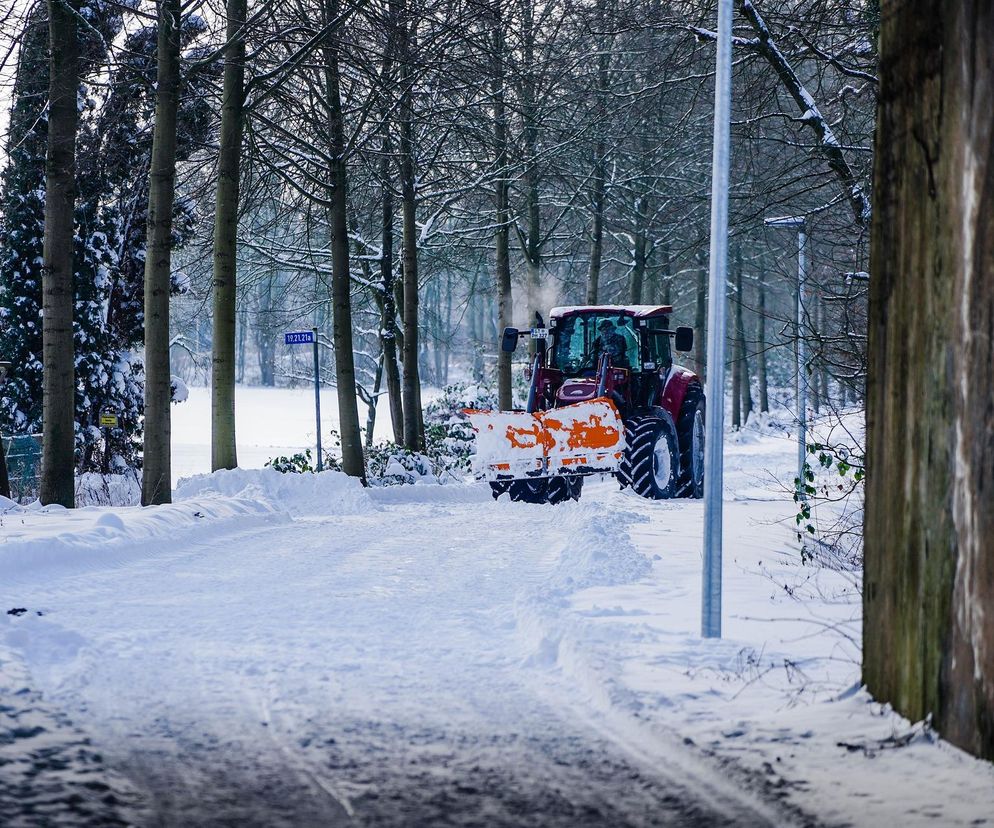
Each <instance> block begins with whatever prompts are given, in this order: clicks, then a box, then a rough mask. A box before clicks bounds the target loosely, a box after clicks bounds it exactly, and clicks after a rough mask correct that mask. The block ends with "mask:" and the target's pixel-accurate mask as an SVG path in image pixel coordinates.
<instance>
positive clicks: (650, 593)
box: [0, 391, 994, 826]
mask: <svg viewBox="0 0 994 828" xmlns="http://www.w3.org/2000/svg"><path fill="white" fill-rule="evenodd" d="M241 393H242V396H241V397H240V402H241V401H242V400H244V404H241V408H240V416H242V417H245V418H246V423H249V424H251V423H255V425H254V426H253V425H248V426H246V429H245V432H243V433H242V435H241V437H242V439H244V440H246V443H247V445H250V446H253V448H252V451H256V452H257V456H258V458H261V460H260V461H259V462H258V463H254V462H253V463H252V464H253V465H261V462H262V461H264V460H265V459H268V457H269V456H271V453H272V450H273V449H274V448H275V447H276V446H279V445H280V444H281V442H282V443H283V444H285V445H286V447H287V448H293V447H296V446H299V445H306V439H303V438H306V429H307V428H308V427H310V429H311V431H310V435H311V436H312V435H313V424H310V425H309V426H308V423H307V416H306V415H307V414H308V413H311V411H310V410H308V411H307V412H302V411H301V410H290V409H293V408H294V406H296V408H297V409H304V408H305V407H306V406H305V400H304V399H301V400H296V398H295V397H293V398H292V399H291V398H290V397H289V394H288V397H287V398H286V399H284V398H282V397H280V395H279V392H271V391H263V392H260V393H259V394H258V395H253V394H251V393H246V392H245V391H243V392H241ZM283 393H284V394H287V393H288V392H283ZM293 393H297V392H293ZM304 396H305V397H306V395H304ZM307 399H309V398H307ZM195 400H196V395H195V394H194V395H193V396H191V401H195ZM195 404H196V403H195ZM328 408H329V410H333V406H332V405H331V399H330V398H329V400H328ZM180 410H182V407H179V408H178V409H177V412H176V419H175V420H174V422H175V423H177V424H181V423H182V422H183V421H182V419H181V417H180V414H179V412H180ZM195 410H196V409H195V408H193V407H191V408H190V409H187V410H186V411H187V413H189V412H192V411H195ZM206 411H207V409H204V412H203V416H206ZM284 413H285V415H286V416H285V418H284V419H279V418H280V417H283V415H284ZM184 416H185V415H184ZM191 416H192V415H191ZM192 422H193V421H192V420H191V423H192ZM203 422H206V420H204V421H201V422H200V423H199V424H197V425H196V427H193V426H191V427H190V429H189V430H188V429H187V428H186V427H184V426H180V427H179V428H177V430H176V432H175V434H174V441H175V442H174V445H175V446H177V447H178V448H180V449H181V447H182V446H189V447H193V446H197V445H200V444H199V443H197V442H196V441H195V439H193V438H191V435H192V434H196V433H201V432H203V428H204V426H203ZM241 426H242V421H241V420H240V421H239V428H241ZM253 428H257V429H258V431H257V432H253ZM253 434H258V435H259V436H257V437H256V436H251V435H253ZM271 434H272V435H275V436H269V435H271ZM247 435H248V436H247ZM269 441H272V442H269ZM204 445H206V444H204ZM239 450H240V453H241V454H240V456H241V457H242V459H243V462H246V464H248V460H247V458H249V457H253V456H254V455H253V454H252V451H248V450H246V448H245V447H243V446H242V445H240V446H239ZM794 451H795V444H794V442H793V441H792V440H791V439H790V436H789V435H787V434H785V433H783V432H782V431H778V430H777V429H776V428H775V427H762V428H758V429H754V430H746V431H744V432H742V433H740V434H739V435H736V436H735V437H734V438H731V439H730V441H729V443H728V446H727V454H726V503H725V510H726V511H725V558H724V576H725V594H724V614H723V620H724V629H723V634H724V637H723V638H722V639H721V640H707V641H704V640H702V639H700V637H699V618H700V569H701V518H702V506H701V503H700V502H688V501H670V502H659V503H656V502H647V501H644V500H641V499H639V498H637V497H635V496H633V495H631V494H629V493H626V492H619V491H617V489H616V486H615V485H614V484H613V483H612V482H610V481H601V482H593V483H589V482H588V484H587V485H586V486H585V488H584V493H583V497H582V499H581V501H580V502H579V503H567V504H564V505H561V506H558V507H542V506H530V505H525V504H512V503H510V502H507V501H506V499H505V500H503V501H501V502H497V503H494V502H493V501H492V500H491V499H490V496H489V491H488V490H487V489H485V488H484V487H482V486H480V485H477V484H470V483H467V484H450V485H446V486H438V485H427V484H426V485H420V484H419V485H416V486H407V487H395V488H386V489H376V490H362V489H361V488H359V487H358V486H357V485H356V484H355V483H354V482H353V481H351V480H349V479H346V478H344V477H342V476H340V475H338V474H336V473H325V474H322V475H319V476H310V475H308V476H281V475H279V474H277V473H275V472H272V471H271V470H260V471H247V470H239V471H235V472H221V473H218V474H215V475H204V476H200V477H196V478H194V479H192V480H187V481H185V482H183V483H181V484H180V485H179V487H178V489H177V491H176V502H175V503H174V504H173V505H171V506H164V507H157V508H152V509H146V510H141V509H137V508H117V509H107V508H87V509H80V510H77V511H75V512H71V513H70V512H66V511H62V510H58V509H52V508H49V509H45V510H38V509H27V510H22V509H12V510H9V511H7V512H6V513H5V514H3V515H2V517H0V610H3V611H5V612H6V611H7V610H8V609H12V610H13V609H16V610H18V612H17V613H15V614H0V823H2V824H4V825H6V824H22V825H34V824H38V820H37V819H36V817H37V815H38V814H43V815H51V814H53V813H55V812H56V811H62V812H63V815H65V814H68V815H69V816H68V817H67V818H66V819H65V822H66V823H67V824H94V825H97V824H109V823H110V821H111V820H113V819H119V820H122V821H127V820H136V821H138V822H150V823H152V824H181V823H184V822H185V823H187V824H210V823H212V822H218V823H219V822H224V823H225V824H259V825H274V824H287V825H291V824H293V825H311V824H315V825H317V824H383V825H395V824H405V825H414V824H452V825H464V824H473V825H517V824H529V825H564V826H565V825H626V824H630V825H649V824H681V825H697V824H707V825H717V824H744V825H755V824H768V825H778V824H791V823H798V824H816V823H817V824H831V825H836V824H851V825H868V826H870V825H872V826H877V825H895V824H901V825H904V826H916V825H937V824H941V825H979V824H986V823H985V821H988V820H992V819H994V818H992V815H994V769H992V768H991V766H990V765H988V764H985V763H982V762H979V761H976V760H973V759H971V758H970V757H968V756H966V755H965V754H963V753H961V752H960V751H958V750H955V749H953V748H951V747H950V746H948V745H946V744H944V743H942V742H941V741H940V740H938V739H936V738H935V737H934V736H933V735H932V734H931V733H930V732H929V731H928V730H927V728H924V727H922V726H920V725H913V724H911V723H909V722H907V721H905V720H903V719H902V718H900V717H898V716H896V715H894V714H893V713H892V712H890V711H889V710H888V709H886V708H885V707H882V706H881V705H878V704H876V703H874V702H873V701H872V700H871V699H869V698H868V696H867V695H866V693H865V692H863V691H862V690H861V689H860V688H859V686H858V681H859V668H858V660H859V641H860V619H859V599H858V593H857V592H856V591H855V589H856V574H855V573H853V572H848V571H845V570H844V569H841V570H840V569H830V568H825V567H822V566H816V565H814V564H813V563H811V562H807V563H802V561H801V559H800V555H799V553H798V543H797V539H796V535H795V534H794V531H793V530H794V521H793V513H794V509H793V506H794V504H793V503H792V501H791V500H790V496H789V494H788V493H787V492H786V487H785V486H784V484H783V483H782V482H779V481H786V480H789V479H790V478H791V477H792V471H791V467H792V463H793V462H794V458H795V454H794ZM263 454H265V457H263ZM203 457H207V458H209V455H204V456H203ZM203 457H202V456H201V453H199V451H198V452H195V451H193V449H192V448H191V450H190V452H189V454H188V465H187V469H188V470H189V471H195V470H201V469H202V468H203V467H204V462H205V461H204V459H203ZM21 610H23V611H21ZM20 691H23V692H21V694H20V695H17V694H18V693H19V692H20ZM46 751H47V752H46ZM66 791H69V792H70V793H72V794H75V795H76V798H75V799H73V800H72V801H71V803H70V801H69V800H68V799H67V794H66ZM25 802H28V803H29V804H30V805H31V808H33V809H34V810H33V811H31V810H30V809H29V810H25V805H24V803H25ZM42 821H43V820H42Z"/></svg>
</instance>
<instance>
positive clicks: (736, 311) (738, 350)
mask: <svg viewBox="0 0 994 828" xmlns="http://www.w3.org/2000/svg"><path fill="white" fill-rule="evenodd" d="M732 284H733V285H734V286H735V301H734V302H733V303H732V364H731V369H732V428H734V429H739V428H742V360H743V358H744V357H745V354H744V353H743V348H742V338H743V337H742V293H741V291H742V248H741V247H740V246H739V245H738V244H736V245H735V259H734V265H733V269H732Z"/></svg>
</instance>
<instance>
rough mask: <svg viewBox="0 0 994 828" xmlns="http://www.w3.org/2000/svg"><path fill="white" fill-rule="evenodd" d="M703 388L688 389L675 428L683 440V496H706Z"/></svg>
mask: <svg viewBox="0 0 994 828" xmlns="http://www.w3.org/2000/svg"><path fill="white" fill-rule="evenodd" d="M704 410H705V409H704V391H703V390H702V389H701V387H700V386H699V385H692V386H690V388H688V389H687V395H686V396H685V397H684V398H683V404H682V405H681V406H680V417H679V419H678V420H677V424H676V432H677V437H678V439H679V441H680V479H679V483H678V495H679V496H680V497H704Z"/></svg>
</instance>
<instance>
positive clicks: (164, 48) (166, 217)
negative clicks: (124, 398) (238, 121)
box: [142, 0, 180, 506]
mask: <svg viewBox="0 0 994 828" xmlns="http://www.w3.org/2000/svg"><path fill="white" fill-rule="evenodd" d="M158 18H159V22H158V27H159V32H158V46H157V60H158V67H157V70H156V87H155V89H156V91H155V129H154V131H153V134H152V163H151V171H150V174H149V187H148V231H147V236H148V241H147V243H146V253H145V445H144V456H143V471H142V505H144V506H150V505H152V504H158V503H169V502H170V501H171V500H172V489H171V487H172V480H171V475H172V452H171V448H170V442H169V441H170V436H171V429H170V410H169V406H170V405H171V403H172V377H171V376H170V371H169V293H170V286H171V285H170V276H171V260H172V230H173V199H174V196H175V194H176V108H177V105H178V102H179V82H180V77H179V50H180V36H179V32H180V2H179V0H160V2H159V15H158Z"/></svg>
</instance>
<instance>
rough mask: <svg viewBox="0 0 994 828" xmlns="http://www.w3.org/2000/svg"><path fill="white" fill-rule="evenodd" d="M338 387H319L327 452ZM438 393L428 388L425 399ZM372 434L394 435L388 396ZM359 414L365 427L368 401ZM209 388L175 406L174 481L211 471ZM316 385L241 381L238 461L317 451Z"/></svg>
mask: <svg viewBox="0 0 994 828" xmlns="http://www.w3.org/2000/svg"><path fill="white" fill-rule="evenodd" d="M337 393H338V392H337V391H336V390H335V389H334V388H322V389H321V439H322V444H323V447H324V449H325V451H327V450H329V449H330V448H331V432H332V431H337V430H338V397H337ZM434 393H437V392H435V391H434V390H433V389H426V391H425V393H424V399H425V401H427V400H430V399H431V398H432V396H433V394H434ZM378 409H379V412H378V413H379V414H381V415H383V416H378V417H377V418H376V427H375V430H374V436H375V438H376V440H377V442H379V441H380V440H389V439H391V431H390V416H389V412H388V409H387V397H386V396H383V397H382V398H381V405H379V406H378ZM359 418H360V424H361V425H362V427H363V428H365V427H366V405H365V404H364V403H363V402H362V401H361V400H360V401H359ZM210 422H211V390H210V388H204V387H202V386H194V387H191V388H190V389H189V397H188V398H187V399H186V400H185V401H184V402H182V403H177V404H176V405H174V406H173V409H172V449H173V485H175V484H176V483H177V482H178V481H179V480H180V479H182V478H184V477H189V476H190V475H193V474H203V473H204V472H209V471H210V470H211V429H210ZM316 425H317V424H316V422H315V418H314V389H313V388H308V387H300V388H256V387H250V386H245V385H239V386H238V387H237V388H236V389H235V433H236V434H237V435H238V464H239V466H241V467H242V468H244V469H258V468H261V467H262V466H264V465H265V464H266V461H267V460H269V459H270V458H272V457H276V456H279V455H291V454H295V453H297V452H299V451H303V450H304V449H311V452H312V453H313V452H314V447H315V439H314V435H315V432H316Z"/></svg>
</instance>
